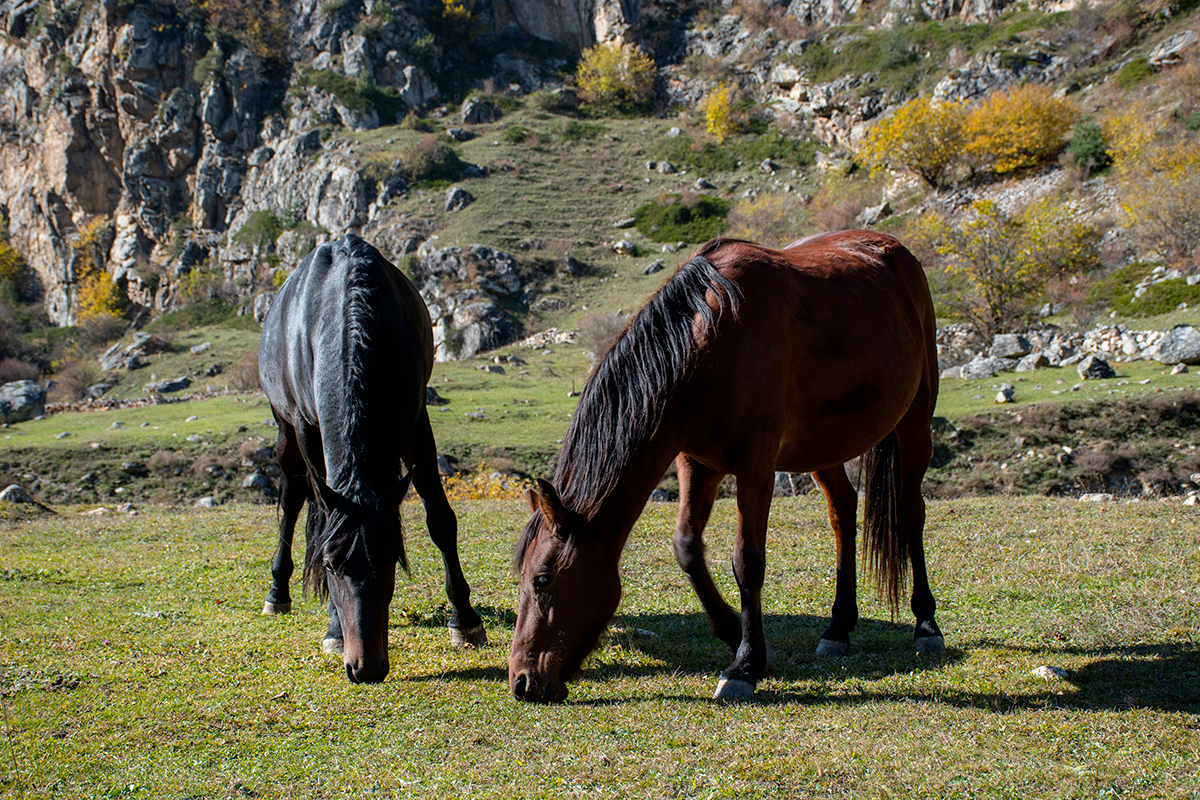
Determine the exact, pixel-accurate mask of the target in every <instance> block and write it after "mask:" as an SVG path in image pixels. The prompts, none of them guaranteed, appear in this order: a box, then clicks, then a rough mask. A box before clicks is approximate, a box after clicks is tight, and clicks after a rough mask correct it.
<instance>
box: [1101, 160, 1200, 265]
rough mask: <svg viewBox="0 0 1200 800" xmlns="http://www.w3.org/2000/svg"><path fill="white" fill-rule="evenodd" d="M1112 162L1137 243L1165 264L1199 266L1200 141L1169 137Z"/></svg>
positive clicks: (1123, 205)
mask: <svg viewBox="0 0 1200 800" xmlns="http://www.w3.org/2000/svg"><path fill="white" fill-rule="evenodd" d="M1114 160H1115V162H1116V164H1117V168H1118V172H1119V176H1120V178H1119V188H1120V192H1121V204H1122V207H1123V208H1124V210H1125V212H1126V214H1127V216H1128V218H1129V221H1130V222H1131V223H1132V224H1133V226H1134V229H1135V231H1136V232H1137V234H1138V236H1139V237H1140V238H1141V240H1142V242H1143V243H1144V244H1145V245H1146V246H1147V247H1149V248H1151V249H1153V250H1154V251H1155V252H1157V253H1158V254H1159V256H1160V257H1161V258H1162V259H1163V260H1164V261H1166V262H1167V263H1170V264H1176V265H1179V266H1181V267H1184V268H1188V269H1194V268H1195V266H1196V265H1200V141H1197V140H1196V139H1195V137H1189V138H1182V139H1180V138H1174V137H1172V138H1170V139H1167V140H1165V141H1159V142H1153V143H1149V144H1146V145H1145V146H1143V147H1140V148H1137V149H1132V150H1128V151H1119V152H1118V154H1117V157H1116V159H1114Z"/></svg>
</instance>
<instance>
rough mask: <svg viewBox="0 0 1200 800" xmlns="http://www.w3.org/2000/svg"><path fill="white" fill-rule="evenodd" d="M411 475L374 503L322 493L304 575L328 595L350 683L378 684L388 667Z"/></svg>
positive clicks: (323, 488) (385, 674) (403, 559)
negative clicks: (402, 511) (320, 521)
mask: <svg viewBox="0 0 1200 800" xmlns="http://www.w3.org/2000/svg"><path fill="white" fill-rule="evenodd" d="M411 475H412V473H411V472H410V473H409V474H408V475H406V476H405V477H404V478H402V479H401V480H400V481H399V483H398V484H397V485H396V486H394V487H393V489H392V490H391V491H389V492H388V493H387V494H386V495H385V496H384V497H382V498H379V499H378V501H377V502H373V503H363V502H351V501H348V500H346V499H345V498H344V497H342V496H341V495H338V494H337V493H335V492H333V491H332V490H331V489H328V488H326V487H322V490H321V492H320V495H321V506H322V507H323V509H324V516H325V523H324V525H323V526H322V527H323V530H322V531H321V534H320V535H319V536H318V537H316V540H315V541H310V552H309V553H308V557H307V562H306V565H305V572H306V573H310V574H311V578H310V580H311V581H312V583H313V585H314V588H315V589H316V590H317V592H318V593H322V594H324V593H327V594H328V596H329V600H330V603H331V605H332V607H333V609H332V610H333V611H334V612H335V613H336V617H337V623H338V624H339V625H340V627H341V645H342V660H343V663H344V664H345V666H346V677H348V678H349V679H350V681H351V682H352V683H378V682H380V681H382V680H383V679H384V678H385V677H386V676H387V674H388V670H389V668H390V665H389V663H388V607H389V606H390V604H391V602H392V593H393V590H394V588H395V584H396V564H397V563H400V564H401V565H404V564H405V558H404V544H403V541H404V540H403V532H402V530H401V527H400V515H399V508H398V507H399V503H400V501H401V500H402V499H403V498H404V495H405V493H406V492H407V490H408V484H409V480H410V478H411ZM332 630H333V627H332V626H331V631H332Z"/></svg>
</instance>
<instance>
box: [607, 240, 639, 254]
mask: <svg viewBox="0 0 1200 800" xmlns="http://www.w3.org/2000/svg"><path fill="white" fill-rule="evenodd" d="M612 249H613V252H614V253H616V254H617V255H619V256H636V255H637V245H636V244H634V243H633V242H632V241H630V240H629V239H622V240H621V241H619V242H617V243H616V244H614V245H613V246H612Z"/></svg>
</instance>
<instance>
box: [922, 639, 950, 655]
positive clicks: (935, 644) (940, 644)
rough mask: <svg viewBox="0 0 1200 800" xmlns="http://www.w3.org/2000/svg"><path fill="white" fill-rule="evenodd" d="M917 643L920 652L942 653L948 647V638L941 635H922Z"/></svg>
mask: <svg viewBox="0 0 1200 800" xmlns="http://www.w3.org/2000/svg"><path fill="white" fill-rule="evenodd" d="M915 644H916V646H917V652H918V653H941V652H943V651H944V650H945V649H946V640H945V639H943V638H942V637H941V636H922V637H921V638H920V639H917V640H916V641H915Z"/></svg>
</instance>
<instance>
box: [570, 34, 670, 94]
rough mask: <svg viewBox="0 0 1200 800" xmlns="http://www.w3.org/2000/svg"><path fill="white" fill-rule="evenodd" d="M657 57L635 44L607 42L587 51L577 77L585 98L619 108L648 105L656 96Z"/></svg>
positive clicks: (581, 60)
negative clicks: (655, 66)
mask: <svg viewBox="0 0 1200 800" xmlns="http://www.w3.org/2000/svg"><path fill="white" fill-rule="evenodd" d="M654 78H655V68H654V61H653V60H652V59H651V58H650V56H648V55H646V53H645V52H644V51H643V50H642V49H641V48H640V47H638V46H637V45H635V44H624V45H620V44H616V43H615V42H606V43H604V44H598V45H596V46H595V47H589V48H587V49H586V50H584V51H583V54H582V55H581V56H580V58H579V68H578V69H577V70H576V72H575V80H576V81H577V82H578V84H579V95H580V97H582V98H583V100H584V102H587V103H592V104H594V105H600V106H614V107H617V108H636V107H638V106H644V105H646V104H647V103H649V102H650V101H651V100H652V99H653V98H654Z"/></svg>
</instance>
